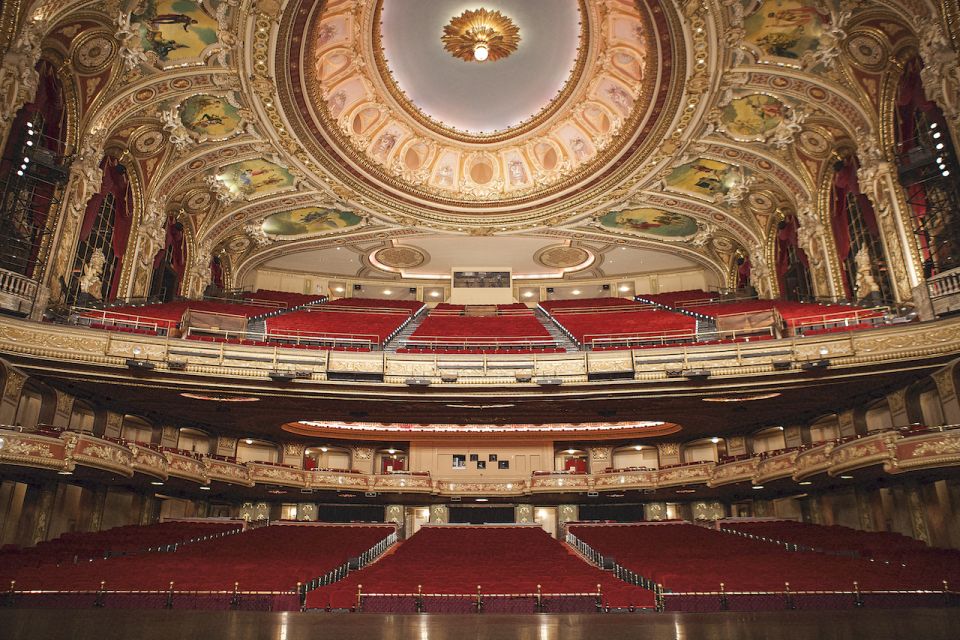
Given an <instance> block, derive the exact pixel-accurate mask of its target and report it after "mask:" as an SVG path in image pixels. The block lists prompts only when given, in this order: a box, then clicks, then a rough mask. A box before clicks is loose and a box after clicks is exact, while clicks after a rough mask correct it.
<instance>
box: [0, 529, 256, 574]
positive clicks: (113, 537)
mask: <svg viewBox="0 0 960 640" xmlns="http://www.w3.org/2000/svg"><path fill="white" fill-rule="evenodd" d="M241 528H242V525H241V524H240V523H237V522H164V523H160V524H154V525H149V526H127V527H115V528H113V529H107V530H105V531H98V532H86V533H75V532H69V533H64V534H63V535H61V536H60V537H59V538H55V539H53V540H49V541H46V542H41V543H40V544H38V545H36V546H34V547H27V548H20V547H16V546H9V547H4V548H3V549H2V550H0V580H3V579H5V578H10V577H11V575H12V573H11V572H15V571H16V570H18V569H19V568H23V567H37V566H41V565H57V564H59V563H61V562H70V563H72V562H73V561H74V560H89V559H91V558H103V557H104V556H105V555H107V554H117V553H130V552H135V551H144V550H146V549H149V548H152V547H162V546H167V545H173V544H178V543H182V542H186V541H188V540H193V539H197V538H202V537H205V536H212V535H217V534H222V533H227V532H230V531H237V530H239V529H241ZM11 579H12V578H11Z"/></svg>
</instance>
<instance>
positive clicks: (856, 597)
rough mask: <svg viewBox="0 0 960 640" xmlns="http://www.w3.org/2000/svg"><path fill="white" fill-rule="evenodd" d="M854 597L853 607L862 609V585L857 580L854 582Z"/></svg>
mask: <svg viewBox="0 0 960 640" xmlns="http://www.w3.org/2000/svg"><path fill="white" fill-rule="evenodd" d="M853 597H854V600H853V605H854V606H855V607H862V606H863V598H862V597H861V596H860V584H859V583H858V582H857V581H856V580H854V581H853Z"/></svg>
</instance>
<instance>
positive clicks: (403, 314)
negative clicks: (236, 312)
mask: <svg viewBox="0 0 960 640" xmlns="http://www.w3.org/2000/svg"><path fill="white" fill-rule="evenodd" d="M422 307H423V303H422V302H417V301H416V300H372V299H367V298H341V299H339V300H334V301H332V302H327V303H325V304H321V305H316V306H313V307H309V308H307V309H303V310H300V311H294V312H292V313H287V314H283V315H279V316H275V317H271V318H267V321H266V327H267V340H268V341H270V342H277V343H283V342H286V343H295V344H302V345H305V346H310V345H313V346H321V345H327V346H330V345H336V346H340V347H343V346H349V347H356V348H367V349H369V348H372V347H380V346H382V345H383V343H384V342H386V341H387V340H389V339H390V338H391V337H393V335H394V334H396V333H397V331H399V330H400V328H401V327H403V325H404V324H406V322H407V321H408V320H409V319H410V317H411V316H412V315H413V314H414V313H416V312H417V311H419V310H420V309H421V308H422Z"/></svg>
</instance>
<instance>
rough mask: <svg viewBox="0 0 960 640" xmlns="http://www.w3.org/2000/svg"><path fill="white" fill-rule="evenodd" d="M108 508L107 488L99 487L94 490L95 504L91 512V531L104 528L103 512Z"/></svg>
mask: <svg viewBox="0 0 960 640" xmlns="http://www.w3.org/2000/svg"><path fill="white" fill-rule="evenodd" d="M106 506H107V488H106V487H104V486H98V487H97V488H96V489H94V490H93V504H92V505H91V510H90V531H100V530H101V529H102V528H103V512H104V510H105V509H106Z"/></svg>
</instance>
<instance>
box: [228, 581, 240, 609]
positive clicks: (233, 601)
mask: <svg viewBox="0 0 960 640" xmlns="http://www.w3.org/2000/svg"><path fill="white" fill-rule="evenodd" d="M239 592H240V583H239V582H234V583H233V597H232V598H230V608H231V609H236V608H237V607H239V606H240V593H239Z"/></svg>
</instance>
